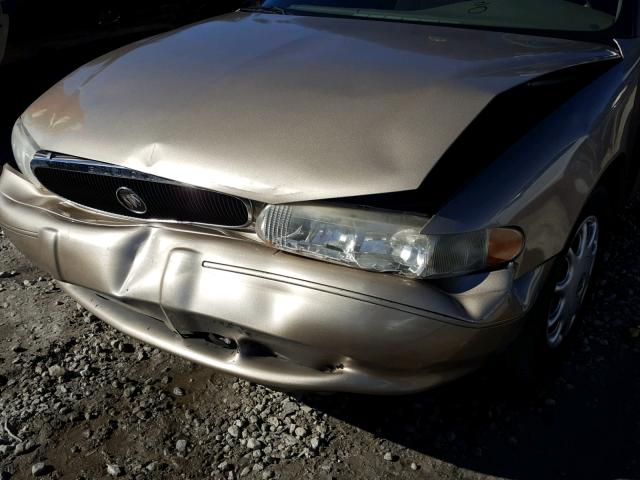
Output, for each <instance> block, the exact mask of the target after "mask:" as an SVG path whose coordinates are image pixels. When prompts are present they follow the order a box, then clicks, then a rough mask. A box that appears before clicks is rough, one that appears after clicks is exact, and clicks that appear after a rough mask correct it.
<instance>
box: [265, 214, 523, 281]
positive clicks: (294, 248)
mask: <svg viewBox="0 0 640 480" xmlns="http://www.w3.org/2000/svg"><path fill="white" fill-rule="evenodd" d="M427 220H428V219H427V218H426V217H423V216H419V215H410V214H402V213H394V212H386V211H379V210H368V209H356V208H341V207H332V206H323V205H268V206H267V207H266V208H265V209H264V210H263V211H262V213H261V214H260V216H259V217H258V221H257V226H256V230H257V233H258V236H259V237H260V238H261V239H262V240H263V241H264V242H266V243H268V244H269V245H272V246H273V247H275V248H278V249H280V250H285V251H287V252H291V253H296V254H299V255H304V256H307V257H313V258H317V259H320V260H325V261H329V262H335V263H339V264H342V265H348V266H351V267H357V268H361V269H364V270H371V271H375V272H393V273H399V274H402V275H405V276H408V277H412V278H427V277H443V276H452V275H459V274H463V273H469V272H472V271H477V270H482V269H486V268H490V267H495V266H497V265H500V264H503V263H506V262H509V261H511V260H513V259H514V258H516V257H517V256H518V255H519V254H520V252H521V251H522V248H523V245H524V237H523V235H522V233H521V232H520V231H519V230H516V229H511V228H496V229H490V230H482V231H479V232H470V233H462V234H446V235H424V234H422V233H421V232H422V230H423V228H424V226H425V225H426V223H427Z"/></svg>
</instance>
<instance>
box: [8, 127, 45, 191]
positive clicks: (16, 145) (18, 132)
mask: <svg viewBox="0 0 640 480" xmlns="http://www.w3.org/2000/svg"><path fill="white" fill-rule="evenodd" d="M11 148H12V149H13V157H14V158H15V159H16V163H17V165H18V168H19V169H20V171H21V172H22V174H23V175H24V176H25V177H27V179H28V180H29V181H30V182H32V183H33V184H34V185H37V186H40V182H39V181H38V179H37V178H36V177H35V175H34V174H33V171H32V170H31V160H33V157H34V156H35V154H36V152H37V151H38V150H39V147H38V145H36V143H35V141H34V140H33V138H31V135H29V132H27V130H26V128H25V127H24V125H23V124H22V119H21V118H19V119H18V121H17V122H16V123H15V125H14V126H13V131H12V132H11Z"/></svg>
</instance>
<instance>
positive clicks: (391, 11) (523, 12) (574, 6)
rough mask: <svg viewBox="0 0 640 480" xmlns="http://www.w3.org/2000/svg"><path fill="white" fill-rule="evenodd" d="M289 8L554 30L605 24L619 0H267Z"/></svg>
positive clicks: (611, 18)
mask: <svg viewBox="0 0 640 480" xmlns="http://www.w3.org/2000/svg"><path fill="white" fill-rule="evenodd" d="M262 6H263V7H279V8H284V9H286V10H287V11H289V13H292V14H296V13H299V14H307V15H329V16H333V15H335V16H341V17H354V18H367V19H374V20H390V21H406V22H424V23H435V24H446V25H459V26H468V27H481V28H496V29H509V30H512V29H513V30H520V29H522V30H536V31H555V32H581V33H588V32H602V31H605V30H609V29H611V28H612V27H613V26H614V25H615V24H616V21H617V20H618V17H619V15H620V12H621V10H622V0H466V1H460V0H458V1H456V0H267V1H265V2H262Z"/></svg>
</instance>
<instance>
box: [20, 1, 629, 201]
mask: <svg viewBox="0 0 640 480" xmlns="http://www.w3.org/2000/svg"><path fill="white" fill-rule="evenodd" d="M617 55H618V54H617V53H616V52H615V51H614V50H612V49H610V48H609V47H606V46H602V45H595V44H589V43H581V42H573V41H568V40H560V39H549V38H540V37H531V36H523V35H515V34H508V33H499V32H489V31H480V30H478V31H474V30H470V29H455V28H446V27H437V26H427V25H412V24H400V23H389V22H375V21H363V20H349V19H336V18H319V17H309V16H305V17H295V16H279V15H268V14H248V13H235V14H231V15H227V16H224V17H220V18H218V19H216V20H213V21H208V22H204V23H200V24H196V25H193V26H190V27H187V28H184V29H181V30H178V31H174V32H170V33H168V34H165V35H161V36H157V37H154V38H151V39H148V40H145V41H142V42H139V43H136V44H133V45H131V46H128V47H125V48H123V49H120V50H118V51H115V52H113V53H111V54H109V55H106V56H104V57H102V58H100V59H98V60H96V61H94V62H92V63H90V64H88V65H86V66H84V67H82V68H80V69H79V70H77V71H76V72H75V73H73V74H72V75H70V76H69V77H67V78H66V79H64V80H63V81H62V82H60V83H59V84H57V85H56V86H54V87H53V88H52V89H51V90H50V91H49V92H47V93H46V94H44V95H43V96H42V97H41V98H40V99H39V100H37V101H36V102H35V103H34V104H33V105H32V106H31V107H30V108H29V109H28V111H27V112H25V114H24V116H23V121H24V124H25V126H26V127H27V129H28V130H29V131H30V133H31V135H32V136H33V138H34V139H35V140H36V142H37V143H38V145H39V146H40V147H41V148H42V149H44V150H50V151H54V152H59V153H64V154H68V155H75V156H78V157H84V158H89V159H92V160H98V161H102V162H108V163H113V164H118V165H123V166H127V167H130V168H133V169H137V170H141V171H144V172H147V173H152V174H154V175H158V176H162V177H167V178H171V179H175V180H178V181H182V182H186V183H190V184H194V185H198V186H201V187H205V188H210V189H214V190H219V191H222V192H226V193H231V194H236V195H241V196H244V197H247V198H250V199H253V200H258V201H264V202H269V203H281V202H291V201H303V200H314V199H322V198H337V197H346V196H355V195H366V194H372V193H383V192H391V191H401V190H411V189H414V188H417V187H418V186H419V185H420V184H421V182H422V181H423V179H424V177H425V176H426V175H427V173H428V172H429V171H430V169H431V168H433V166H434V165H435V164H436V162H437V161H438V160H439V159H440V157H442V155H443V153H444V152H445V151H446V150H447V148H448V147H449V146H450V145H451V143H452V142H453V141H454V140H455V139H456V138H457V137H458V136H459V135H460V134H461V133H462V131H463V130H464V129H465V128H466V127H467V126H468V125H469V123H470V122H471V121H472V120H473V119H474V118H475V117H476V116H477V115H478V113H479V112H480V111H482V110H483V108H485V107H486V106H487V104H488V103H489V102H490V101H491V99H492V98H494V97H495V96H496V95H497V94H499V93H501V92H503V91H505V90H507V89H510V88H512V87H514V86H516V85H518V84H521V83H523V82H525V81H527V80H529V79H531V78H533V77H536V76H539V75H542V74H545V73H548V72H551V71H553V70H557V69H560V68H563V67H568V66H572V65H577V64H582V63H587V62H594V61H601V60H606V59H612V58H615V57H617ZM499 134H500V132H496V135H499Z"/></svg>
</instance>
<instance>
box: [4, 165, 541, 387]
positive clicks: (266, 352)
mask: <svg viewBox="0 0 640 480" xmlns="http://www.w3.org/2000/svg"><path fill="white" fill-rule="evenodd" d="M0 225H2V227H3V228H4V230H5V233H6V235H7V236H8V238H9V239H10V240H11V241H12V242H13V243H14V244H15V246H16V247H18V248H19V249H20V250H21V251H22V252H24V253H25V254H26V255H27V256H28V257H29V258H31V259H32V260H33V261H34V262H35V263H36V264H37V265H39V266H40V267H41V268H43V269H44V270H46V271H48V272H50V273H51V274H52V275H53V276H54V277H55V278H56V279H58V280H59V281H60V282H62V284H63V285H64V286H65V288H66V290H67V291H68V293H69V294H71V295H72V296H73V297H75V298H76V299H77V300H78V301H79V302H80V303H81V304H82V305H84V306H85V307H86V308H87V309H88V310H90V311H92V312H93V313H95V314H96V315H97V316H98V317H100V318H102V319H103V320H105V321H107V322H108V323H110V324H111V325H113V326H114V327H115V328H117V329H119V330H121V331H123V332H125V333H127V334H129V335H131V336H133V337H136V338H138V339H140V340H142V341H145V342H147V343H149V344H152V345H155V346H157V347H159V348H162V349H165V350H168V351H170V352H173V353H175V354H178V355H180V356H183V357H185V358H188V359H190V360H193V361H195V362H199V363H202V364H204V365H208V366H211V367H213V368H216V369H218V370H221V371H223V372H227V373H230V374H233V375H237V376H240V377H244V378H246V379H248V380H251V381H255V382H258V383H264V384H268V385H272V386H276V387H280V388H293V389H304V390H321V391H353V392H361V393H407V392H412V391H418V390H423V389H426V388H429V387H431V386H433V385H436V384H438V383H442V382H444V381H447V380H450V379H453V378H456V377H458V376H460V375H462V374H464V373H466V372H468V371H470V370H472V369H474V368H476V367H478V366H479V365H480V364H481V362H482V360H484V359H485V358H486V357H487V356H489V355H491V354H492V353H494V352H496V351H498V350H500V349H501V348H503V347H504V346H505V345H507V344H508V343H509V342H510V341H511V340H512V339H513V338H514V336H515V335H516V334H517V332H518V330H519V328H520V326H521V322H519V321H518V320H520V319H521V318H522V317H523V315H524V314H525V313H526V311H527V310H528V308H529V306H530V305H531V303H532V301H533V300H534V298H535V295H536V292H537V291H538V289H539V285H540V284H541V282H542V280H543V279H544V277H545V275H546V270H547V268H548V267H547V266H546V265H543V266H541V267H539V268H538V269H537V270H535V271H534V272H531V273H530V274H528V275H525V276H522V277H520V278H519V279H517V280H516V279H514V273H513V269H509V268H508V269H504V270H501V271H496V272H491V273H483V274H477V275H470V276H466V277H463V278H458V279H455V280H448V281H440V282H438V283H431V282H425V281H416V280H408V279H406V278H401V277H398V276H393V275H382V274H377V273H370V272H365V271H359V270H356V269H350V268H347V267H342V266H337V265H332V264H327V263H323V262H318V261H314V260H310V259H305V258H300V257H297V256H293V255H288V254H283V253H281V252H277V251H275V250H273V249H271V248H268V247H267V246H265V245H263V244H261V243H259V242H258V241H256V239H255V238H253V237H252V235H251V234H249V233H242V232H229V231H223V230H219V229H207V228H202V227H197V226H190V225H179V224H160V223H153V222H140V221H137V220H135V219H124V218H119V217H114V216H111V215H107V214H104V213H100V212H95V211H91V210H87V209H85V208H81V207H79V206H76V205H73V204H70V203H68V202H66V201H64V200H63V199H61V198H60V197H57V196H55V195H52V194H49V193H46V192H42V191H40V190H38V189H36V188H35V187H34V186H33V185H31V184H30V183H29V182H28V181H26V180H25V179H24V178H23V177H22V176H21V175H20V174H19V173H18V172H16V171H15V170H13V169H11V168H10V167H5V170H4V172H3V174H2V176H1V177H0Z"/></svg>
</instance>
